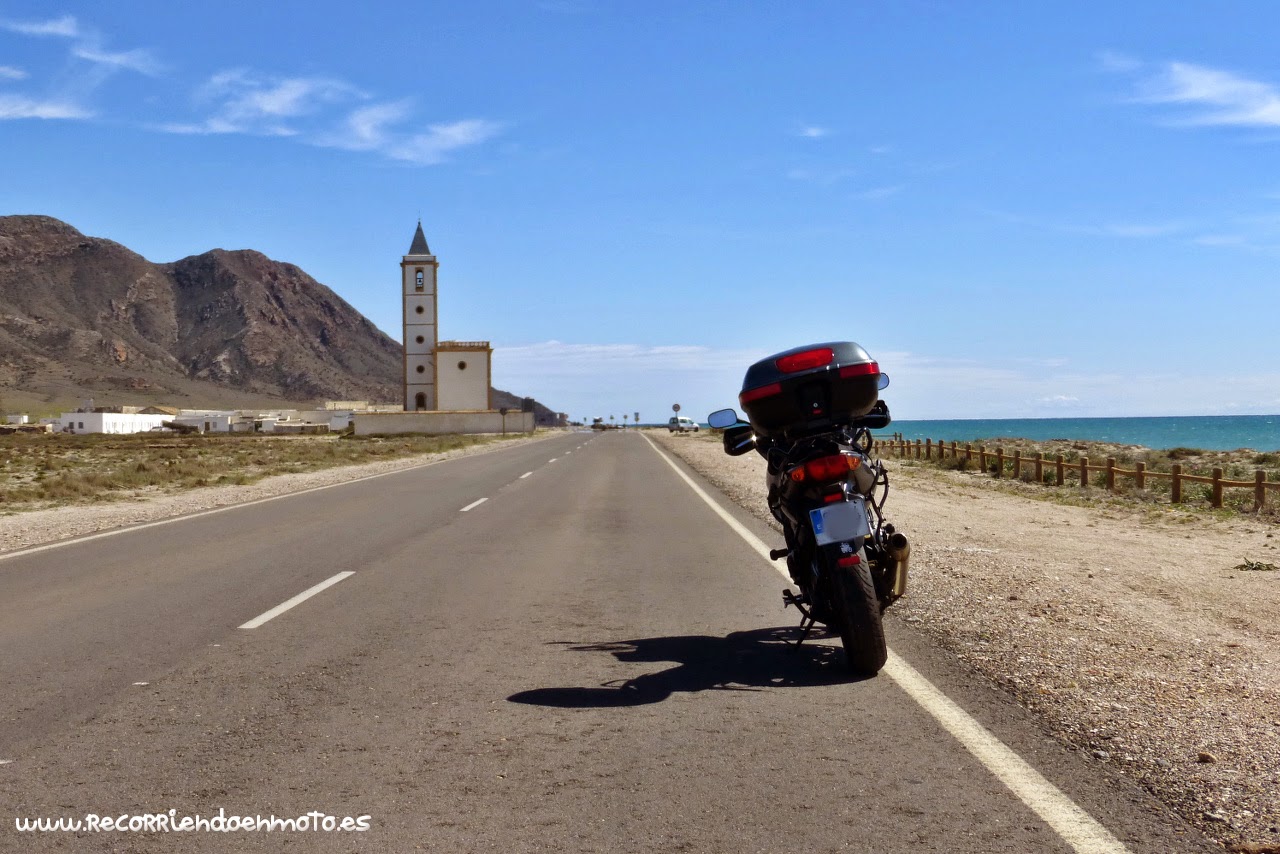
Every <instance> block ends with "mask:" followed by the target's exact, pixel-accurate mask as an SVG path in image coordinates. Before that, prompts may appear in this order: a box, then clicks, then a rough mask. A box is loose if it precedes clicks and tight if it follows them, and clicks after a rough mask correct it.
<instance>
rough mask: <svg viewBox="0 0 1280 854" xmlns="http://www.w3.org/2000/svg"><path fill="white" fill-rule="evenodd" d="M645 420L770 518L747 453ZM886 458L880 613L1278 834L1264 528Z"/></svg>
mask: <svg viewBox="0 0 1280 854" xmlns="http://www.w3.org/2000/svg"><path fill="white" fill-rule="evenodd" d="M649 435H650V436H651V437H652V438H654V439H655V440H656V441H658V442H659V443H660V444H661V445H663V446H664V447H666V448H668V449H670V450H671V451H672V452H673V453H675V454H677V455H678V456H679V457H680V458H681V459H683V460H685V461H686V462H687V463H688V464H689V465H690V466H692V467H693V468H694V469H696V470H697V471H699V472H701V473H702V474H703V475H704V476H705V477H707V478H708V479H709V480H711V481H712V482H713V483H715V484H716V485H717V486H718V487H720V488H721V489H722V490H724V491H725V493H726V494H727V495H729V496H730V497H731V498H732V499H733V500H734V501H736V502H737V503H739V504H741V505H742V506H743V507H744V508H746V509H747V510H749V511H751V512H752V513H754V514H756V515H757V516H759V517H760V518H762V519H765V520H766V521H769V522H770V523H772V524H774V525H775V527H776V523H774V522H773V520H772V517H770V516H769V513H768V510H767V508H766V506H765V489H764V461H763V460H762V459H761V458H760V456H759V455H757V454H747V455H745V456H742V457H736V458H735V457H729V456H726V455H725V454H724V453H723V451H722V450H721V445H720V442H719V439H718V437H714V436H691V435H668V434H667V433H666V432H665V431H651V432H650V433H649ZM888 465H889V471H890V479H891V481H892V483H891V489H890V493H889V500H888V503H887V505H886V515H887V516H888V518H889V519H890V520H891V521H892V522H893V523H894V524H895V525H896V526H897V527H898V528H899V530H901V531H903V532H904V533H905V534H906V535H907V536H908V537H910V538H911V542H912V568H911V581H910V589H909V592H908V595H907V597H906V598H905V599H903V600H902V601H901V602H899V603H898V604H897V605H895V606H894V607H893V608H892V609H891V610H890V611H889V612H888V613H889V618H890V619H896V620H901V621H904V622H906V623H908V624H911V625H912V626H913V627H915V628H917V629H919V630H920V631H923V632H925V633H926V634H928V635H929V636H930V637H931V638H932V639H933V640H934V641H935V642H936V643H937V644H938V645H939V646H941V647H943V648H944V649H946V650H947V651H949V652H950V653H951V654H953V655H954V656H955V657H956V658H958V659H959V660H961V661H962V662H964V663H965V664H966V665H968V666H969V667H971V668H972V669H973V670H974V671H975V672H977V673H979V674H981V675H982V676H983V677H984V678H986V679H989V680H991V681H992V682H994V683H996V684H998V685H1000V686H1001V687H1002V688H1003V689H1005V690H1007V691H1008V692H1010V693H1011V694H1013V695H1014V696H1015V697H1016V698H1017V699H1018V701H1019V702H1020V703H1021V704H1022V705H1024V706H1026V707H1027V708H1029V709H1031V710H1033V711H1034V712H1036V713H1037V714H1038V715H1039V716H1041V718H1042V720H1043V721H1044V725H1045V727H1046V728H1047V729H1048V731H1050V732H1052V733H1053V734H1054V735H1055V736H1057V737H1058V738H1060V739H1061V740H1062V741H1064V742H1066V743H1068V744H1070V745H1072V746H1074V747H1075V748H1077V749H1079V750H1081V751H1084V752H1086V753H1087V754H1089V755H1091V756H1093V757H1094V758H1095V759H1096V760H1097V761H1099V762H1107V763H1110V764H1112V765H1114V766H1116V767H1118V768H1119V769H1121V770H1122V771H1123V773H1125V774H1126V775H1128V776H1130V777H1133V778H1135V779H1137V780H1139V781H1140V782H1141V783H1142V784H1143V785H1144V786H1146V787H1147V788H1148V789H1149V790H1151V791H1152V792H1154V793H1155V794H1156V795H1157V796H1158V797H1160V798H1161V799H1162V800H1164V801H1165V802H1166V803H1168V804H1169V805H1170V806H1172V807H1173V808H1174V809H1176V810H1177V811H1178V812H1180V813H1181V814H1182V815H1183V816H1185V817H1186V818H1187V820H1189V821H1190V822H1192V823H1194V824H1196V825H1198V826H1199V827H1201V828H1202V829H1203V830H1204V831H1205V832H1206V833H1208V834H1209V835H1210V836H1212V837H1213V838H1216V839H1218V840H1220V841H1222V842H1223V843H1224V844H1228V845H1234V844H1239V843H1249V844H1252V845H1280V616H1278V615H1280V571H1268V570H1266V569H1265V567H1266V566H1267V565H1268V564H1272V563H1280V528H1277V527H1276V526H1275V525H1272V524H1269V523H1267V522H1264V521H1260V520H1256V519H1250V518H1246V517H1237V518H1232V519H1224V518H1220V517H1218V516H1215V515H1214V514H1211V513H1208V512H1195V511H1185V510H1181V509H1177V508H1169V507H1156V506H1152V505H1150V504H1137V503H1135V504H1133V505H1126V504H1125V503H1124V502H1117V501H1114V500H1105V501H1103V502H1100V504H1099V505H1098V506H1088V505H1086V506H1076V505H1066V504H1062V503H1059V502H1056V501H1053V500H1046V499H1050V498H1051V497H1052V496H1051V495H1050V494H1048V493H1042V494H1041V495H1033V494H1026V495H1021V494H1013V493H1010V492H1005V491H1003V490H1002V489H1001V488H999V486H998V485H997V484H996V483H995V482H993V481H992V479H991V478H990V477H988V476H984V475H982V474H977V473H972V472H947V471H939V470H936V469H932V468H926V467H923V466H914V465H911V464H909V463H901V462H898V461H894V460H890V461H889V462H888ZM1246 561H1252V562H1254V566H1255V567H1261V568H1254V569H1240V568H1239V567H1240V566H1241V565H1242V564H1245V563H1246ZM1245 850H1247V849H1245Z"/></svg>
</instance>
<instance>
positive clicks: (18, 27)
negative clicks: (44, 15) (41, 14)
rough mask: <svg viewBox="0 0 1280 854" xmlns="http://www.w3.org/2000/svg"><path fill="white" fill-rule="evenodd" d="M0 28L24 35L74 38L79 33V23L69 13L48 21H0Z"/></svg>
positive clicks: (78, 35)
mask: <svg viewBox="0 0 1280 854" xmlns="http://www.w3.org/2000/svg"><path fill="white" fill-rule="evenodd" d="M0 29H4V30H8V31H9V32H11V33H19V34H21V35H24V36H57V37H59V38H68V39H74V38H79V37H80V35H81V30H80V25H79V24H78V23H77V22H76V19H75V18H74V17H72V16H71V15H63V16H62V17H61V18H53V19H50V20H48V21H0Z"/></svg>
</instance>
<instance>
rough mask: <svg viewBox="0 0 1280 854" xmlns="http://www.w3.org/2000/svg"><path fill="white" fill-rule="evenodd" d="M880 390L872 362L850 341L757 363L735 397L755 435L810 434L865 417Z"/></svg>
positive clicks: (798, 350) (811, 346)
mask: <svg viewBox="0 0 1280 854" xmlns="http://www.w3.org/2000/svg"><path fill="white" fill-rule="evenodd" d="M827 351H830V357H829V359H828V356H827ZM879 394H880V367H879V365H877V364H876V362H875V360H874V359H872V358H871V357H870V356H868V355H867V351H866V350H863V349H862V348H861V347H860V346H858V345H857V344H855V343H854V342H852V341H833V342H830V343H826V344H809V345H807V346H804V347H795V348H792V349H790V350H786V351H784V352H782V353H775V354H774V355H772V356H770V357H769V358H767V359H761V360H760V361H759V362H756V363H755V364H754V365H752V366H751V367H750V368H748V369H747V375H746V377H745V378H744V379H743V381H742V393H741V394H739V395H738V401H739V402H740V403H741V404H742V408H743V410H745V411H746V413H747V418H748V419H749V420H750V421H751V426H752V428H753V429H754V430H755V432H756V434H757V435H760V436H768V437H771V438H772V437H775V436H782V435H785V434H790V435H792V436H798V435H803V434H806V433H812V432H816V431H819V430H822V429H825V428H828V427H830V426H831V425H833V424H841V423H846V422H848V421H851V420H852V419H854V418H857V417H858V416H859V415H866V414H867V413H868V412H870V411H871V407H872V406H874V405H875V402H876V400H877V399H878V398H879Z"/></svg>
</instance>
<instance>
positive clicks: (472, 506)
mask: <svg viewBox="0 0 1280 854" xmlns="http://www.w3.org/2000/svg"><path fill="white" fill-rule="evenodd" d="M488 500H489V499H487V498H481V499H480V500H479V501H472V502H471V503H470V504H468V505H467V506H466V507H463V508H462V509H461V510H459V511H458V512H459V513H466V512H467V511H468V510H474V509H476V508H477V507H479V506H480V505H481V504H483V503H485V502H486V501H488Z"/></svg>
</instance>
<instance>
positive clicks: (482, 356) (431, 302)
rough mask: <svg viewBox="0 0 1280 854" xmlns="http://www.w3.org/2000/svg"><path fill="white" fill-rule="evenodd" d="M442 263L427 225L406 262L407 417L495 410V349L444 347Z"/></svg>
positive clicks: (461, 344) (482, 344)
mask: <svg viewBox="0 0 1280 854" xmlns="http://www.w3.org/2000/svg"><path fill="white" fill-rule="evenodd" d="M439 270H440V262H439V261H438V260H436V256H434V255H432V254H431V247H429V246H428V245H427V237H426V235H425V234H423V233H422V223H421V222H419V223H418V229H417V231H415V232H414V235H413V243H412V244H411V245H410V246H409V252H408V253H407V254H406V255H405V256H404V257H403V258H401V259H400V282H401V289H402V292H403V295H404V312H403V317H404V323H403V334H404V339H403V340H404V410H405V412H433V411H449V412H459V411H474V410H487V409H491V408H492V395H491V393H490V388H492V380H493V377H492V364H493V348H492V347H490V346H489V342H488V341H440V340H439V339H438V332H439V325H438V322H437V318H438V316H439V312H438V308H439V304H438V302H437V300H436V282H437V274H438V273H439Z"/></svg>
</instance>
